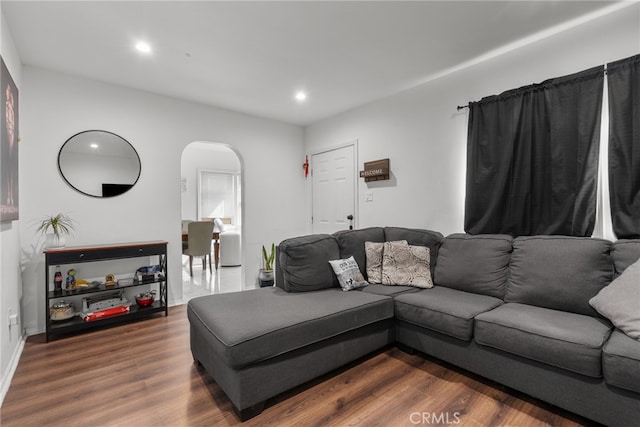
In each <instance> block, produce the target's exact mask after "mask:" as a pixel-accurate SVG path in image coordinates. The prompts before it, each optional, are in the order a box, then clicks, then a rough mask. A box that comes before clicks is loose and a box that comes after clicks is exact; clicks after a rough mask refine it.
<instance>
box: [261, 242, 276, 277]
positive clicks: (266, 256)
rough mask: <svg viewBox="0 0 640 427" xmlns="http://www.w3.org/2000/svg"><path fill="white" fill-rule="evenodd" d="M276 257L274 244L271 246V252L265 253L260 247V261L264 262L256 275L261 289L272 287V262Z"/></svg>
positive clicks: (264, 249) (265, 249) (263, 248)
mask: <svg viewBox="0 0 640 427" xmlns="http://www.w3.org/2000/svg"><path fill="white" fill-rule="evenodd" d="M275 257H276V245H275V243H272V244H271V251H270V252H269V253H267V248H265V247H264V245H263V246H262V261H263V262H264V265H263V267H264V268H261V269H260V273H259V274H258V281H259V282H260V287H261V288H266V287H269V286H273V282H274V276H273V261H274V259H275Z"/></svg>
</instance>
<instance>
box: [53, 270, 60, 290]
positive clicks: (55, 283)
mask: <svg viewBox="0 0 640 427" xmlns="http://www.w3.org/2000/svg"><path fill="white" fill-rule="evenodd" d="M53 292H55V293H56V294H61V293H62V272H61V271H60V266H59V265H57V266H56V273H55V274H54V275H53Z"/></svg>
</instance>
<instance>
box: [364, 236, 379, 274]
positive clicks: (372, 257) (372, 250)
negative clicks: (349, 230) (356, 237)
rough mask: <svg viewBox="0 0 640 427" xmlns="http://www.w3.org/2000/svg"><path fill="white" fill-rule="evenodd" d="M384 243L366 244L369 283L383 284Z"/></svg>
mask: <svg viewBox="0 0 640 427" xmlns="http://www.w3.org/2000/svg"><path fill="white" fill-rule="evenodd" d="M383 246H384V242H364V252H365V255H366V257H367V280H368V281H369V283H382V248H383Z"/></svg>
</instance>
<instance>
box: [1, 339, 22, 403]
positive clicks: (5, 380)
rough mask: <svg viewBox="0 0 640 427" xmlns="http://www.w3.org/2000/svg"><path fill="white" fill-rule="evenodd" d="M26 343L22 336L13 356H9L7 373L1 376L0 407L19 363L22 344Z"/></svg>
mask: <svg viewBox="0 0 640 427" xmlns="http://www.w3.org/2000/svg"><path fill="white" fill-rule="evenodd" d="M26 341H27V336H26V335H23V336H22V337H21V338H20V341H19V342H18V345H17V346H16V348H15V350H14V351H13V355H12V356H11V360H10V361H9V365H8V366H7V371H6V372H4V373H3V375H2V384H1V388H0V407H2V403H3V402H4V397H5V396H6V395H7V392H8V391H9V386H10V385H11V380H12V379H13V374H15V372H16V369H17V368H18V362H20V356H21V355H22V350H24V344H25V342H26Z"/></svg>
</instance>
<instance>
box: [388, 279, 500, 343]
mask: <svg viewBox="0 0 640 427" xmlns="http://www.w3.org/2000/svg"><path fill="white" fill-rule="evenodd" d="M394 304H395V313H396V319H397V320H401V321H403V322H407V323H412V324H414V325H418V326H421V327H424V328H427V329H431V330H434V331H437V332H440V333H442V334H446V335H450V336H452V337H455V338H458V339H461V340H464V341H470V340H471V338H472V337H473V322H474V320H473V319H474V317H475V316H477V315H478V314H480V313H484V312H485V311H489V310H491V309H494V308H495V307H498V306H499V305H501V304H502V301H501V300H499V299H498V298H494V297H489V296H486V295H478V294H472V293H469V292H462V291H458V290H455V289H449V288H444V287H439V286H436V287H434V288H431V289H424V290H421V291H420V292H416V293H407V294H402V295H398V296H396V297H395V298H394Z"/></svg>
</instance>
